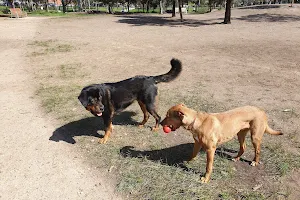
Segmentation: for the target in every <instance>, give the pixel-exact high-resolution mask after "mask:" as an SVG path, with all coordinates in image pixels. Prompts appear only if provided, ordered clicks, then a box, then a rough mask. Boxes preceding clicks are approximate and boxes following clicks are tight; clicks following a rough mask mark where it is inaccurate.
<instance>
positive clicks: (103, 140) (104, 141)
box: [98, 138, 107, 144]
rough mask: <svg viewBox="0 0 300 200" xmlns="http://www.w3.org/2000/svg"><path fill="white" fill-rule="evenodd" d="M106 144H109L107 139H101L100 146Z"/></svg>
mask: <svg viewBox="0 0 300 200" xmlns="http://www.w3.org/2000/svg"><path fill="white" fill-rule="evenodd" d="M106 142H107V139H105V138H101V139H99V141H98V143H100V144H105V143H106Z"/></svg>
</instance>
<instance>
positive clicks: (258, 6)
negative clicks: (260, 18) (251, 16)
mask: <svg viewBox="0 0 300 200" xmlns="http://www.w3.org/2000/svg"><path fill="white" fill-rule="evenodd" d="M272 8H280V5H256V6H245V7H241V8H238V9H241V10H249V9H256V10H264V9H272Z"/></svg>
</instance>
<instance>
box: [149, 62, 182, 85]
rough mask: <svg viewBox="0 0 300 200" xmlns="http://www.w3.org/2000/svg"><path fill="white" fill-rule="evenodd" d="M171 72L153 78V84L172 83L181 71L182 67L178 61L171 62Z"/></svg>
mask: <svg viewBox="0 0 300 200" xmlns="http://www.w3.org/2000/svg"><path fill="white" fill-rule="evenodd" d="M170 63H171V66H172V68H171V70H170V71H169V72H168V73H166V74H162V75H159V76H153V78H154V80H155V83H161V82H170V81H173V80H174V79H175V78H177V77H178V76H179V74H180V72H181V70H182V65H181V62H180V60H177V59H175V58H173V59H172V60H171V61H170Z"/></svg>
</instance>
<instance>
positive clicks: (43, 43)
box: [28, 40, 56, 47]
mask: <svg viewBox="0 0 300 200" xmlns="http://www.w3.org/2000/svg"><path fill="white" fill-rule="evenodd" d="M54 42H56V40H45V41H38V40H35V41H33V42H30V43H28V45H30V46H37V47H49V46H50V45H51V44H52V43H54Z"/></svg>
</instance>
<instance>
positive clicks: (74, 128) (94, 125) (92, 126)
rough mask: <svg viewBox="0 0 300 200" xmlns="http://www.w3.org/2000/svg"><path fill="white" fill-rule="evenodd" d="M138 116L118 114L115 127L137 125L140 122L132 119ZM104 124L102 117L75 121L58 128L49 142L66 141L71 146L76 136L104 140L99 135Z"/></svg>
mask: <svg viewBox="0 0 300 200" xmlns="http://www.w3.org/2000/svg"><path fill="white" fill-rule="evenodd" d="M134 115H136V113H135V112H129V111H124V112H121V113H120V114H116V115H115V116H114V118H113V124H114V125H137V124H138V122H137V121H135V120H133V119H132V116H134ZM104 128H105V127H104V124H103V120H102V117H88V118H84V119H80V120H78V121H73V122H70V123H68V124H65V125H63V126H61V127H59V128H57V129H56V130H55V131H54V132H53V134H52V136H51V137H50V138H49V140H52V141H55V142H59V141H65V142H67V143H70V144H75V143H76V141H75V139H74V137H75V136H94V137H97V138H103V135H100V134H98V133H97V131H99V130H100V131H101V130H102V131H104Z"/></svg>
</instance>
